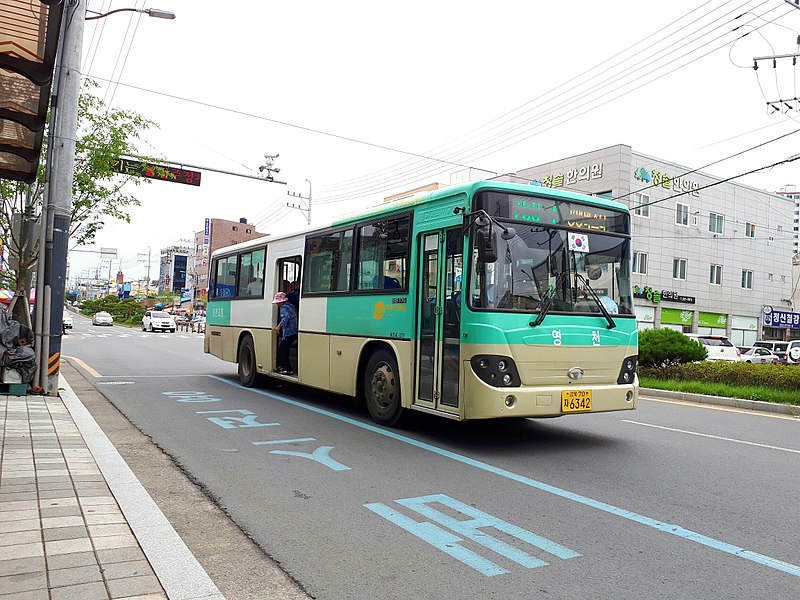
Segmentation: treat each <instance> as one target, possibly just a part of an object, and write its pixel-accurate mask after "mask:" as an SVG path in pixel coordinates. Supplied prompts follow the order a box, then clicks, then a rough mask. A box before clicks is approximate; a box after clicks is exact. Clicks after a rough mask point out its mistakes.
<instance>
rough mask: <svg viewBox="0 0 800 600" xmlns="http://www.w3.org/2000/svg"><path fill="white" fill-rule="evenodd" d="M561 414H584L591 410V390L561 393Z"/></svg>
mask: <svg viewBox="0 0 800 600" xmlns="http://www.w3.org/2000/svg"><path fill="white" fill-rule="evenodd" d="M561 410H562V412H565V413H568V412H585V411H589V410H592V390H565V391H563V392H561Z"/></svg>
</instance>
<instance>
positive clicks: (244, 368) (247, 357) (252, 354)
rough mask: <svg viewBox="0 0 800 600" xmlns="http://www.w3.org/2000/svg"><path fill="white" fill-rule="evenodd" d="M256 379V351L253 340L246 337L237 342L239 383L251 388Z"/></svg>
mask: <svg viewBox="0 0 800 600" xmlns="http://www.w3.org/2000/svg"><path fill="white" fill-rule="evenodd" d="M257 379H258V369H257V368H256V349H255V347H254V346H253V338H251V337H250V336H249V335H247V336H245V337H244V338H243V339H242V341H241V342H239V381H241V382H242V385H243V386H245V387H253V386H254V385H255V384H256V381H257Z"/></svg>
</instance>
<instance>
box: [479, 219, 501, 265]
mask: <svg viewBox="0 0 800 600" xmlns="http://www.w3.org/2000/svg"><path fill="white" fill-rule="evenodd" d="M475 247H476V249H477V250H478V262H483V263H493V262H497V234H496V233H495V232H494V230H493V229H492V227H491V226H489V227H480V228H476V229H475Z"/></svg>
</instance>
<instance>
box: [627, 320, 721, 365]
mask: <svg viewBox="0 0 800 600" xmlns="http://www.w3.org/2000/svg"><path fill="white" fill-rule="evenodd" d="M707 356H708V351H707V350H706V349H705V346H703V344H701V343H700V342H698V341H696V340H693V339H692V338H689V337H686V336H685V335H683V334H682V333H681V332H680V331H674V330H672V329H645V330H644V331H641V332H639V364H640V365H641V366H643V367H667V366H670V365H680V364H683V363H688V362H695V361H700V360H705V359H706V357H707Z"/></svg>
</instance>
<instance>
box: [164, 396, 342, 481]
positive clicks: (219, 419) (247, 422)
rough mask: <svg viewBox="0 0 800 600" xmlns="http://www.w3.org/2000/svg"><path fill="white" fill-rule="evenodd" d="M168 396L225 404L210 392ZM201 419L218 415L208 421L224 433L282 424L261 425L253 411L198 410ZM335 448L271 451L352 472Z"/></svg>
mask: <svg viewBox="0 0 800 600" xmlns="http://www.w3.org/2000/svg"><path fill="white" fill-rule="evenodd" d="M162 393H163V395H164V396H167V397H170V398H173V399H175V400H176V401H177V402H207V403H211V402H222V398H217V397H215V396H212V395H211V394H209V393H207V392H202V391H194V390H186V391H179V392H162ZM195 412H196V413H197V414H198V415H214V416H212V417H206V419H207V420H208V421H210V422H211V423H213V424H214V425H216V426H218V427H221V428H222V429H248V428H254V427H279V426H280V423H260V422H259V421H258V415H256V414H255V413H254V412H253V411H251V410H247V409H243V408H232V409H217V410H198V411H195ZM314 441H316V438H312V437H307V438H291V439H277V440H270V441H263V442H252V444H253V445H254V446H263V445H271V444H291V443H299V442H314ZM333 449H334V446H319V447H318V448H317V449H316V450H314V451H313V452H292V451H289V450H271V451H270V454H277V455H284V456H294V457H297V458H305V459H308V460H312V461H314V462H317V463H319V464H321V465H323V466H325V467H327V468H329V469H331V470H332V471H349V470H350V467H348V466H347V465H345V464H343V463H341V462H339V461H338V460H336V459H334V458H332V457H331V456H330V453H331V450H333Z"/></svg>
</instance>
